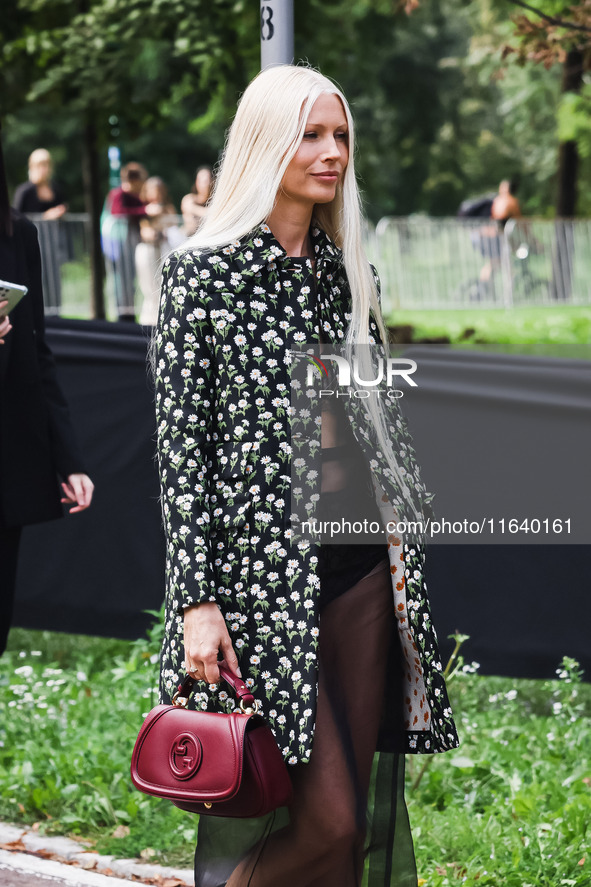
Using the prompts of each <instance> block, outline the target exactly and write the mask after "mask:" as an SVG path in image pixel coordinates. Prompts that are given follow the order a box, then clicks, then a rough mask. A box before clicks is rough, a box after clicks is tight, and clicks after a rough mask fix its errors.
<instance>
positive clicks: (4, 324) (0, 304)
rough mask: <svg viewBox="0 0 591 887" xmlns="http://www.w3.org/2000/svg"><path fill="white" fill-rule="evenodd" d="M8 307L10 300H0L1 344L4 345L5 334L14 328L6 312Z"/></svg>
mask: <svg viewBox="0 0 591 887" xmlns="http://www.w3.org/2000/svg"><path fill="white" fill-rule="evenodd" d="M7 308H8V301H7V300H6V299H4V301H0V345H4V336H5V335H6V334H7V333H9V332H10V330H11V329H12V324H11V323H10V319H9V318H8V317H6V316H5V313H4V312H5V311H6V310H7Z"/></svg>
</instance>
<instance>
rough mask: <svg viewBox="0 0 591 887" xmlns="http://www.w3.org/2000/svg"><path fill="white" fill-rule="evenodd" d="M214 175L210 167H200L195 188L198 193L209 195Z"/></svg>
mask: <svg viewBox="0 0 591 887" xmlns="http://www.w3.org/2000/svg"><path fill="white" fill-rule="evenodd" d="M212 181H213V178H212V175H211V172H210V170H208V169H200V170H199V172H198V173H197V175H196V177H195V189H196V191H197V193H198V194H204V195H205V196H207V197H209V192H210V191H211V185H212Z"/></svg>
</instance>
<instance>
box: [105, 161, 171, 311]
mask: <svg viewBox="0 0 591 887" xmlns="http://www.w3.org/2000/svg"><path fill="white" fill-rule="evenodd" d="M147 177H148V174H147V171H146V168H145V167H144V166H143V165H142V164H141V163H134V162H132V163H126V164H125V166H123V167H122V168H121V185H120V186H119V187H118V188H113V189H112V190H111V191H110V192H109V193H108V195H107V198H106V200H105V205H104V208H103V214H102V217H101V238H102V244H103V253H104V256H105V261H106V266H107V273H108V274H109V276H110V277H111V278H112V280H113V288H114V291H115V304H116V309H117V319H118V320H127V321H132V322H133V321H135V248H136V246H137V245H138V243H139V242H140V239H141V238H140V220H141V219H145V218H148V217H150V216H157V215H159V214H160V206H159V205H158V204H150V203H149V204H146V203H144V201H143V200H142V198H141V197H140V194H141V191H142V188H143V185H144V182H145V181H146V179H147Z"/></svg>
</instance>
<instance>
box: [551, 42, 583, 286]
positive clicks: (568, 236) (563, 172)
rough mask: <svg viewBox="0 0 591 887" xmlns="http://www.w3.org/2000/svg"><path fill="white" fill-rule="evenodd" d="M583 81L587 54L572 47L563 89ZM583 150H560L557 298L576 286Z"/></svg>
mask: <svg viewBox="0 0 591 887" xmlns="http://www.w3.org/2000/svg"><path fill="white" fill-rule="evenodd" d="M582 85H583V54H582V53H581V52H579V50H577V49H571V50H570V52H569V53H568V54H567V57H566V59H565V62H564V67H563V70H562V92H563V93H565V92H580V91H581V87H582ZM578 171H579V152H578V150H577V143H576V142H575V141H570V142H562V144H561V145H560V148H559V151H558V195H557V200H556V226H555V239H554V248H553V252H552V285H551V296H552V298H553V299H569V298H570V296H571V290H572V279H573V261H574V231H573V224H572V222H571V221H569V220H571V219H572V218H573V217H574V215H575V213H576V209H577V175H578Z"/></svg>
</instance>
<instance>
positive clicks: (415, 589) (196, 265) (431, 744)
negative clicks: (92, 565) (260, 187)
mask: <svg viewBox="0 0 591 887" xmlns="http://www.w3.org/2000/svg"><path fill="white" fill-rule="evenodd" d="M312 239H313V243H314V250H315V256H316V272H315V273H316V280H315V281H314V280H313V278H312V275H313V271H312V265H311V263H307V265H308V267H307V269H306V268H305V267H302V266H301V265H300V266H297V267H296V266H294V265H293V264H292V265H291V267H290V260H289V257H287V256H286V254H285V251H284V250H283V249H282V247H281V246H280V245H279V243H278V242H277V241H276V240H275V238H274V237H273V235H272V233H271V231H270V229H269V228H268V226H266V225H261V226H260V228H259V229H257V230H256V231H254V232H253V233H252V234H251V235H250V236H247V237H245V238H244V239H243V240H241V241H237V242H234V243H231V244H229V245H228V246H226V247H224V248H222V249H219V250H217V252H203V253H202V254H200V253H199V251H196V250H190V249H185V250H179V251H178V252H176V253H174V254H173V255H172V256H171V257H169V259H168V260H167V261H166V263H165V266H164V272H163V284H162V298H161V307H160V318H159V323H158V328H157V333H156V374H155V375H156V411H157V424H158V459H159V468H160V478H161V487H162V507H163V517H164V527H165V533H166V540H167V594H166V602H167V603H166V626H165V641H164V645H163V651H162V670H161V697H162V700H163V701H168V700H169V699H170V696H171V695H172V693H173V691H174V690H175V689H176V687H177V685H178V683H179V681H180V679H181V676H182V671H183V644H182V637H183V611H184V608H185V607H187V606H190V605H192V604H197V603H200V602H203V601H215V602H216V603H217V604H218V605H219V606H220V608H221V609H222V612H223V613H224V615H225V618H226V622H227V625H228V629H229V632H230V636H231V638H232V641H233V644H234V647H235V649H236V652H237V655H238V658H239V660H240V665H241V669H242V673H243V674H244V675H245V676H248V678H247V682H248V683H249V685H250V686H251V687H252V689H253V692H254V694H255V696H256V697H257V698H258V700H259V701H260V703H261V705H262V709H263V711H264V713H265V715H266V717H267V718H268V720H269V722H270V723H271V726H272V727H273V730H274V731H275V734H276V737H277V740H278V743H279V745H280V747H281V748H282V750H283V753H284V756H285V758H286V760H287V761H288V762H289V763H297V762H301V761H307V760H308V759H309V756H310V750H311V745H312V738H313V733H314V721H315V710H316V686H317V657H316V649H317V643H318V636H319V619H318V588H319V579H318V576H317V574H316V566H317V561H318V547H317V545H315V544H310V543H308V544H301V543H300V544H298V543H296V541H295V539H294V533H293V529H292V526H291V524H290V484H291V459H292V434H291V432H292V430H293V429H292V428H291V417H292V414H293V408H292V407H291V406H290V364H291V358H290V355H291V350H292V349H293V348H294V347H297V346H298V345H301V344H303V343H306V342H314V341H317V339H318V322H319V321H318V318H320V322H321V323H322V327H323V338H324V340H325V341H326V340H329V341H331V342H333V343H335V344H337V343H339V342H341V341H342V340H344V338H345V332H346V327H347V322H348V320H349V319H350V313H349V311H350V298H351V297H350V292H349V287H348V283H347V279H346V275H345V272H344V268H343V264H342V257H341V253H340V251H339V250H338V249H337V248H336V247H335V246H334V245H333V244H332V243H331V242H330V240H329V239H328V238H327V237H326V235H325V234H324V233H323V232H322V231H320V230H318V229H313V230H312ZM314 284H315V285H314ZM373 331H374V333H375V334H376V336H377V330H376V328H375V325H373ZM360 425H363V423H360ZM391 432H392V435H393V439H394V442H395V448H396V449H397V452H398V453H399V454H400V457H401V462H402V464H403V465H404V466H405V470H406V471H408V473H409V474H410V475H411V476H412V477H414V478H416V481H417V483H419V482H420V481H419V479H418V469H417V466H416V464H415V461H414V455H413V451H412V447H411V445H410V439H409V437H408V433H407V431H406V428H405V426H404V423H403V421H402V420H401V419H397V420H396V425H395V426H391ZM357 433H358V436H359V443H360V444H361V445H362V447H363V449H364V452H365V454H366V457H367V459H368V463H369V464H370V465H371V468H372V472H373V476H374V483H375V486H376V491H377V493H378V501H379V502H380V507H381V508H382V512H383V513H384V516H385V517H387V511H388V508H390V509H391V508H392V507H394V508H396V511H397V514H400V513H401V511H402V510H403V502H402V497H401V495H400V493H399V491H398V489H397V487H396V484H395V482H394V480H393V478H392V477H391V475H390V474H389V471H388V468H387V465H386V464H385V461H384V460H383V459H381V458H380V457H381V453H380V452H379V451H377V450H376V444H375V442H374V441H372V438H371V431H370V430H368V429H367V423H365V426H364V430H363V431H362V432H361V433H359V432H357ZM384 491H386V492H385V493H384ZM389 543H390V544H389V555H390V563H391V572H392V586H393V594H394V600H395V610H396V615H397V620H398V628H399V637H400V641H401V646H402V651H403V654H404V658H405V688H404V704H405V720H406V723H405V736H406V742H405V747H406V751H409V752H438V751H444V750H446V749H450V748H454V747H455V746H456V745H457V744H458V741H457V734H456V730H455V726H454V723H453V719H452V714H451V709H450V706H449V701H448V697H447V692H446V688H445V683H444V679H443V675H442V668H441V663H440V659H439V654H438V650H437V639H436V635H435V630H434V628H433V625H432V622H431V616H430V610H429V604H428V600H427V596H426V588H425V583H424V580H423V562H424V551H423V548H422V546H421V545H420V544H415V543H406V542H404V541H403V540H402V539H400V538H398V537H394V536H390V537H389ZM194 702H195V704H196V705H197V706H199V707H202V708H206V707H209V708H211V709H212V710H216V709H217V710H219V709H220V707H222V708H224V707H226V708H227V707H232V705H233V702H232V700H231V699H230V698H229V696H228V694H227V693H226V691H225V690H224V688H223V686H222V685H220V686H218V687H217V688H215V689H214V688H209V689H208V688H204V692H202V693H200V694H197V695H196V696H194Z"/></svg>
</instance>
